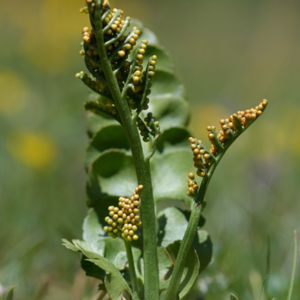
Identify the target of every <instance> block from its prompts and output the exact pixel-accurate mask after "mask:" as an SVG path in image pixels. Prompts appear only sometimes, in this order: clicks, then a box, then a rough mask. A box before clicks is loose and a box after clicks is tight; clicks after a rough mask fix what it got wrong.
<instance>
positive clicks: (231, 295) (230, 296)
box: [229, 293, 239, 300]
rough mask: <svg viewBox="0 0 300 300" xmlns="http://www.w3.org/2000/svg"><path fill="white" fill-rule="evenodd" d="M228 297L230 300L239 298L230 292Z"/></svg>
mask: <svg viewBox="0 0 300 300" xmlns="http://www.w3.org/2000/svg"><path fill="white" fill-rule="evenodd" d="M229 299H230V300H239V297H238V296H236V295H235V294H233V293H231V294H230V295H229Z"/></svg>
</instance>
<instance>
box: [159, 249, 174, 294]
mask: <svg viewBox="0 0 300 300" xmlns="http://www.w3.org/2000/svg"><path fill="white" fill-rule="evenodd" d="M157 255H158V265H159V282H160V290H164V289H166V288H167V287H168V284H169V279H170V276H171V274H172V267H173V265H174V261H173V260H172V257H171V256H170V254H169V252H168V251H167V249H166V248H163V247H158V248H157Z"/></svg>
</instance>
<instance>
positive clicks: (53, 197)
mask: <svg viewBox="0 0 300 300" xmlns="http://www.w3.org/2000/svg"><path fill="white" fill-rule="evenodd" d="M111 4H112V5H116V6H118V7H120V8H123V9H124V10H125V12H126V13H127V14H128V15H130V16H132V17H137V18H139V19H141V20H143V21H144V23H145V24H146V25H147V26H148V27H150V28H151V29H152V30H153V31H154V32H156V33H157V35H158V36H159V39H160V40H161V42H162V44H163V45H164V46H165V48H166V49H168V51H169V53H170V54H171V56H172V57H173V59H174V62H175V64H176V67H177V71H178V74H179V76H180V78H181V79H182V81H183V82H184V84H185V85H186V88H187V95H188V98H189V101H190V102H191V105H192V107H191V112H192V122H191V129H192V131H193V132H195V134H197V135H198V136H200V137H201V136H204V135H205V128H206V126H207V125H212V124H217V122H218V120H219V119H220V118H221V117H222V116H226V115H227V114H228V113H231V112H233V111H235V110H237V109H243V108H248V107H251V106H254V105H256V104H257V103H258V101H259V100H260V99H261V98H267V99H269V101H270V105H269V108H268V110H267V112H266V113H265V116H264V117H263V118H262V119H260V120H259V121H258V122H257V124H255V125H254V126H253V127H252V128H251V130H249V132H247V133H246V134H245V135H244V136H243V137H241V138H240V139H239V141H238V142H237V143H236V144H235V145H234V146H233V147H232V149H231V151H229V153H228V154H227V156H226V158H225V159H224V161H223V162H222V164H221V166H220V167H219V169H218V171H217V172H216V176H215V178H214V180H213V182H212V184H211V186H210V190H209V193H208V198H209V199H208V201H209V205H208V207H207V210H206V212H205V216H206V218H207V224H206V228H207V229H208V230H209V232H210V234H211V236H212V239H213V241H214V252H215V253H214V261H213V263H212V264H211V267H210V268H209V270H208V271H207V272H206V273H205V274H203V275H202V278H201V281H200V283H199V286H200V288H201V289H202V291H205V290H206V289H208V291H209V292H208V294H207V299H227V298H226V297H227V296H228V293H229V292H230V291H233V292H235V293H237V294H238V295H240V297H241V299H256V298H255V296H254V295H253V291H252V289H253V287H256V288H257V286H259V282H260V280H262V281H263V282H264V283H265V286H266V288H267V290H268V294H269V295H272V296H276V298H277V299H285V298H286V297H285V295H286V293H287V288H288V281H289V276H290V270H291V264H292V254H293V253H292V241H293V230H295V229H297V230H298V232H299V231H300V223H299V219H300V218H299V215H300V190H299V176H300V169H299V166H300V160H299V158H300V134H299V129H300V117H299V114H300V104H299V100H300V99H299V98H300V91H299V90H300V84H299V83H300V59H299V53H300V2H299V1H292V0H290V1H280V0H272V1H271V0H261V1H258V0H253V1H241V0H227V1H223V0H215V1H209V0H201V1H199V0H197V1H196V0H189V1H180V0H172V1H171V0H165V1H158V0H151V1H150V0H130V1H117V0H116V1H113V0H111ZM82 5H83V1H79V0H65V1H60V0H39V1H37V0H28V1H26V2H19V1H1V9H0V37H1V48H0V133H1V137H0V284H2V285H5V286H8V285H15V286H16V296H17V297H16V298H17V299H22V300H23V299H55V300H60V299H62V300H65V299H67V300H68V299H70V300H71V299H72V300H74V299H78V300H79V299H84V298H83V296H79V295H81V294H84V290H85V289H90V292H92V287H93V282H90V281H86V280H85V279H84V276H83V275H82V273H80V272H79V269H80V266H79V259H78V257H76V256H75V255H72V254H70V253H69V252H68V251H67V250H65V249H63V247H62V246H61V245H60V240H61V238H62V237H65V238H69V239H70V238H76V237H79V236H80V234H81V229H80V228H81V222H82V219H83V217H84V215H85V212H86V208H85V190H84V189H85V188H84V185H85V174H84V169H83V161H84V155H85V147H86V145H87V138H86V135H85V114H84V111H83V101H84V100H85V99H86V97H87V94H88V90H87V88H86V87H84V86H83V85H82V84H81V83H80V82H78V81H77V80H75V79H74V74H75V73H76V72H77V71H79V70H81V69H82V68H83V62H82V59H81V58H80V56H79V55H78V52H79V48H80V46H79V43H80V39H81V37H80V33H81V28H82V26H84V25H86V24H87V23H88V21H87V16H86V15H82V14H80V13H79V8H80V7H81V6H82ZM268 248H269V249H270V268H269V271H266V269H267V266H266V265H267V259H266V257H267V252H268V251H267V249H268ZM298 266H299V264H298ZM298 269H299V268H298ZM298 274H299V270H298ZM299 279H300V277H299V275H298V276H297V279H296V291H295V296H294V299H297V297H299V295H300V284H299V281H300V280H299ZM256 292H257V291H256ZM90 294H91V293H90Z"/></svg>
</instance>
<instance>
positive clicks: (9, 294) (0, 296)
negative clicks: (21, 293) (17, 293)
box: [0, 287, 14, 300]
mask: <svg viewBox="0 0 300 300" xmlns="http://www.w3.org/2000/svg"><path fill="white" fill-rule="evenodd" d="M13 299H14V287H11V288H8V289H5V290H3V291H0V300H13Z"/></svg>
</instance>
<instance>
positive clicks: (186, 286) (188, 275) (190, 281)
mask: <svg viewBox="0 0 300 300" xmlns="http://www.w3.org/2000/svg"><path fill="white" fill-rule="evenodd" d="M199 270H200V262H199V258H198V255H197V253H196V251H195V250H192V251H191V253H190V255H189V259H188V260H187V264H186V266H185V268H184V271H183V273H185V275H183V278H184V279H183V281H182V282H181V283H180V287H179V290H180V292H179V299H183V298H184V297H185V296H186V295H187V294H188V293H189V291H190V290H191V289H192V288H193V286H194V284H195V282H196V280H197V278H198V275H199Z"/></svg>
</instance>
